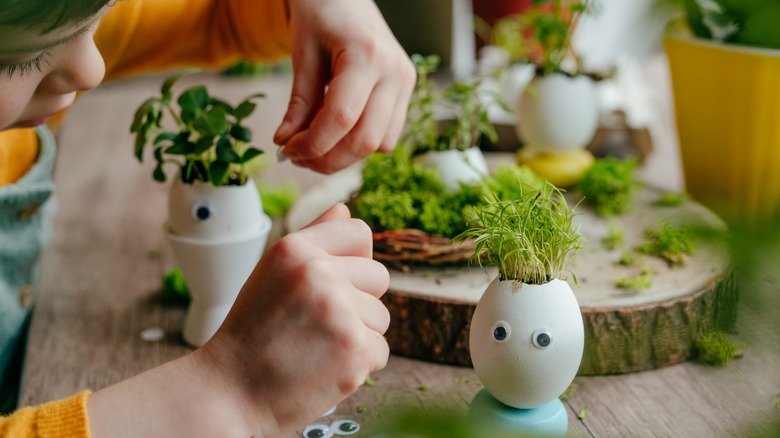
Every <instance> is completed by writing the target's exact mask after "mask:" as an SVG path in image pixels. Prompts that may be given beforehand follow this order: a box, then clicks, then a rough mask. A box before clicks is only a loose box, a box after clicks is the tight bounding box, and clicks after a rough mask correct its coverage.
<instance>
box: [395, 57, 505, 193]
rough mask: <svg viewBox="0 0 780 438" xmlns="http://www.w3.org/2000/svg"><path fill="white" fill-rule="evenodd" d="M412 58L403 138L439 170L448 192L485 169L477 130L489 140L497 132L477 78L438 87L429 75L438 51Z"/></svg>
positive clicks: (421, 159) (419, 156)
mask: <svg viewBox="0 0 780 438" xmlns="http://www.w3.org/2000/svg"><path fill="white" fill-rule="evenodd" d="M412 62H413V63H414V65H415V67H416V69H417V85H416V87H415V89H414V92H413V94H412V98H411V100H410V102H409V109H408V112H407V123H406V124H407V129H406V132H405V134H404V137H403V138H402V143H403V144H404V145H405V146H406V147H408V148H410V149H411V153H412V154H413V155H415V156H416V159H417V160H418V161H419V162H421V163H422V164H423V165H424V166H426V167H430V168H433V169H435V170H436V171H437V172H439V175H440V177H441V180H442V182H443V183H444V185H445V186H446V187H447V188H448V189H449V190H451V191H456V190H458V189H459V187H460V185H461V184H472V183H476V182H478V181H480V180H481V179H482V178H484V177H485V176H486V175H487V174H488V168H487V163H486V162H485V157H484V155H483V154H482V151H481V150H480V149H479V146H478V142H479V140H480V137H481V136H482V135H485V136H487V137H488V138H489V139H491V140H492V141H494V142H495V141H496V140H497V137H496V131H495V128H494V127H493V125H492V124H491V123H490V121H489V120H488V113H487V109H486V107H485V105H484V104H483V103H482V101H481V99H480V96H479V92H478V87H479V82H478V81H471V82H457V81H456V82H454V83H452V84H451V85H450V86H448V87H447V88H444V89H443V88H441V87H439V86H438V85H437V84H436V83H435V82H433V81H432V80H431V79H430V74H431V73H433V72H435V71H436V68H437V67H438V65H439V57H438V56H436V55H431V56H427V57H423V56H421V55H418V54H415V55H412Z"/></svg>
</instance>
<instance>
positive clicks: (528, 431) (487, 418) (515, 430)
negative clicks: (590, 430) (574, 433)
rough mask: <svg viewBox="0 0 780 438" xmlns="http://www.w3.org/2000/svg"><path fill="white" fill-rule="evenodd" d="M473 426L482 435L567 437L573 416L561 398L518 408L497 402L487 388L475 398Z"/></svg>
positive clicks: (471, 418)
mask: <svg viewBox="0 0 780 438" xmlns="http://www.w3.org/2000/svg"><path fill="white" fill-rule="evenodd" d="M469 419H470V422H471V426H472V427H473V428H474V430H475V431H477V432H479V434H478V435H479V436H493V435H495V436H500V437H529V436H531V437H551V438H552V437H564V436H565V435H566V431H567V430H568V428H569V417H568V415H567V414H566V408H565V407H564V405H563V403H562V402H561V400H560V399H558V398H556V399H555V400H553V401H551V402H549V403H547V404H545V405H542V406H539V407H536V408H530V409H517V408H513V407H510V406H507V405H505V404H503V403H501V402H500V401H498V400H496V398H495V397H493V396H492V395H491V394H490V393H489V392H488V391H487V390H486V389H482V390H481V391H479V392H478V393H477V395H475V396H474V399H473V400H472V401H471V407H470V408H469Z"/></svg>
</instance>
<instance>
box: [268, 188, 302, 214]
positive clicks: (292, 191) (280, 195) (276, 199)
mask: <svg viewBox="0 0 780 438" xmlns="http://www.w3.org/2000/svg"><path fill="white" fill-rule="evenodd" d="M257 190H258V191H259V192H260V197H261V198H262V200H263V211H265V213H266V214H267V215H268V216H271V217H272V218H278V217H284V215H286V214H287V212H288V211H289V210H290V208H292V206H293V204H295V201H297V200H298V197H299V196H300V192H299V190H298V186H297V185H296V184H295V183H290V184H283V185H280V186H277V187H267V186H265V185H262V184H258V185H257Z"/></svg>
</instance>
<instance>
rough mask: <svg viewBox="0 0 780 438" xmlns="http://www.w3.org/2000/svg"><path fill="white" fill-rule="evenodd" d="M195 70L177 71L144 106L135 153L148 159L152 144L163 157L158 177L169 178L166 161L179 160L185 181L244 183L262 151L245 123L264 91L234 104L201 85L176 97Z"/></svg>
mask: <svg viewBox="0 0 780 438" xmlns="http://www.w3.org/2000/svg"><path fill="white" fill-rule="evenodd" d="M194 71H197V70H195V69H186V70H182V71H180V72H177V73H175V74H173V75H172V76H170V77H169V78H167V79H166V80H165V82H163V84H162V87H161V89H160V93H161V96H159V97H151V98H149V99H147V100H146V101H144V102H143V103H142V104H141V105H140V106H139V107H138V109H137V110H136V112H135V117H134V119H133V123H132V126H131V127H130V132H131V133H134V134H135V156H136V158H137V159H138V160H139V161H143V157H144V150H145V148H146V146H147V145H148V144H151V146H152V149H153V153H154V158H155V160H156V161H157V166H156V167H155V168H154V171H153V173H152V176H153V178H154V179H155V180H156V181H158V182H164V181H165V180H166V175H165V172H164V171H163V165H165V164H176V165H177V166H178V167H179V168H180V177H181V179H182V181H183V182H185V183H191V182H193V181H203V182H209V183H211V184H212V185H215V186H221V185H243V184H244V183H245V182H246V181H247V179H248V175H247V173H246V171H245V169H244V165H245V164H246V163H248V162H249V161H250V160H252V159H254V158H256V157H257V156H259V155H260V154H261V153H262V151H260V150H259V149H256V148H254V147H252V146H251V145H250V142H251V141H252V131H251V130H250V129H249V128H247V127H246V126H244V125H243V124H242V123H243V121H244V119H246V118H247V117H249V116H250V115H251V114H252V113H253V112H254V110H255V107H256V106H257V105H256V104H255V103H254V102H253V100H254V99H257V98H260V97H264V95H263V94H254V95H251V96H249V97H247V98H246V99H245V100H244V101H242V102H240V103H239V104H238V105H236V106H232V105H231V104H229V103H227V102H224V101H222V100H220V99H217V98H214V97H212V96H210V95H209V93H208V91H207V90H206V87H205V86H203V85H197V86H194V87H191V88H188V89H186V90H184V91H182V92H181V93H180V94H179V95H178V97H175V96H174V94H173V91H172V87H173V85H174V84H175V83H176V82H177V81H178V80H179V79H180V78H181V77H183V76H185V75H187V74H190V73H193V72H194ZM174 99H175V100H174ZM174 103H175V104H177V106H178V109H177V108H176V107H174ZM166 115H168V116H169V117H170V118H171V119H172V120H173V123H174V124H175V128H174V129H173V130H167V129H166V128H164V127H163V121H164V120H163V119H164V118H165V116H166Z"/></svg>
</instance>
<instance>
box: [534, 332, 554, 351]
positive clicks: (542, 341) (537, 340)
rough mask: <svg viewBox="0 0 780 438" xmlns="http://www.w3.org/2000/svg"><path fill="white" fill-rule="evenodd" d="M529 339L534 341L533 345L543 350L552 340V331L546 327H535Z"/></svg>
mask: <svg viewBox="0 0 780 438" xmlns="http://www.w3.org/2000/svg"><path fill="white" fill-rule="evenodd" d="M531 340H532V341H533V342H534V346H535V347H536V348H538V349H540V350H544V349H545V348H547V347H549V346H550V344H552V341H553V334H552V331H550V330H547V329H536V330H535V331H534V334H533V335H531Z"/></svg>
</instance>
